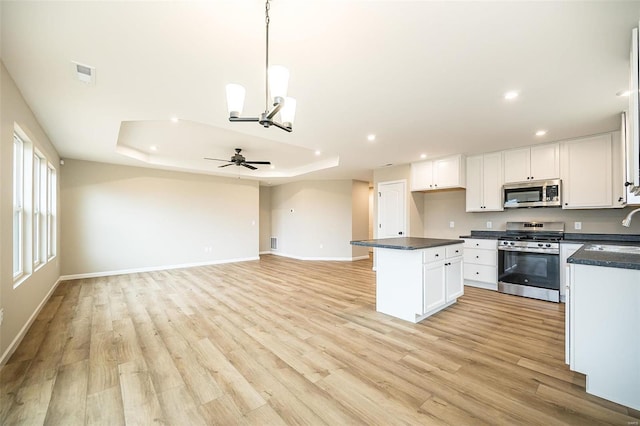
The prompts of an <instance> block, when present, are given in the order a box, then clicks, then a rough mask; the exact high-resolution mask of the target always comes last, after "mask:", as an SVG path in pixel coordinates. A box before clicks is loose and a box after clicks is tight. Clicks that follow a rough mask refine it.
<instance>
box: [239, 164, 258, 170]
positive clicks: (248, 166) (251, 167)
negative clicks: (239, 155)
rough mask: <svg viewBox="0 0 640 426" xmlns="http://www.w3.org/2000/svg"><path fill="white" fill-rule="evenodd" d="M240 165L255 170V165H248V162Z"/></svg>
mask: <svg viewBox="0 0 640 426" xmlns="http://www.w3.org/2000/svg"><path fill="white" fill-rule="evenodd" d="M242 165H243V166H245V167H246V168H247V169H251V170H257V167H253V166H250V165H249V164H247V163H242Z"/></svg>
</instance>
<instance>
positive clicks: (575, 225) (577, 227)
mask: <svg viewBox="0 0 640 426" xmlns="http://www.w3.org/2000/svg"><path fill="white" fill-rule="evenodd" d="M573 229H575V230H576V231H579V230H580V229H582V222H573Z"/></svg>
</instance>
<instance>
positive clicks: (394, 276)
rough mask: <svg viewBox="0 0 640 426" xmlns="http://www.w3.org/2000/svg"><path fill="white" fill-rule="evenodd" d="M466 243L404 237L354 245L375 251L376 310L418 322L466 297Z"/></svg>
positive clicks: (360, 242)
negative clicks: (463, 249)
mask: <svg viewBox="0 0 640 426" xmlns="http://www.w3.org/2000/svg"><path fill="white" fill-rule="evenodd" d="M463 242H464V241H462V240H446V239H439V238H416V237H404V238H384V239H377V240H361V241H351V244H352V245H357V246H365V247H373V248H375V258H376V311H378V312H382V313H384V314H387V315H391V316H393V317H396V318H400V319H403V320H405V321H410V322H413V323H417V322H419V321H422V320H423V319H425V318H427V317H429V316H430V315H433V314H435V313H436V312H438V311H441V310H442V309H444V308H446V307H448V306H450V305H452V304H453V303H455V302H456V301H457V300H458V297H460V296H462V295H463V294H464V286H463V283H462V244H463Z"/></svg>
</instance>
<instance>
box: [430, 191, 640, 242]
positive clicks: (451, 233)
mask: <svg viewBox="0 0 640 426" xmlns="http://www.w3.org/2000/svg"><path fill="white" fill-rule="evenodd" d="M637 207H638V206H633V207H625V208H624V209H593V210H562V209H561V208H531V209H513V210H508V211H502V212H482V213H467V212H466V211H465V191H464V190H455V191H438V192H430V193H425V194H424V210H423V223H424V225H423V226H424V236H428V237H433V238H457V237H459V236H460V235H468V234H469V232H471V230H489V229H491V230H495V231H501V230H504V229H505V224H506V222H513V221H546V222H564V224H565V232H578V233H582V232H584V233H601V234H640V213H637V214H636V215H635V216H634V220H633V221H632V222H631V226H630V227H629V228H625V227H624V226H622V224H621V222H622V219H624V217H625V216H626V215H627V214H628V213H629V212H630V211H632V210H633V209H635V208H637ZM488 221H490V222H491V223H492V228H487V222H488ZM450 222H454V227H453V228H450V226H449V225H450ZM575 222H581V224H582V229H580V230H576V229H574V223H575Z"/></svg>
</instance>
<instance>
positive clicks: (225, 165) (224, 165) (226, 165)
mask: <svg viewBox="0 0 640 426" xmlns="http://www.w3.org/2000/svg"><path fill="white" fill-rule="evenodd" d="M231 165H233V163H229V164H223V165H222V166H218V168H220V167H229V166H231Z"/></svg>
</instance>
